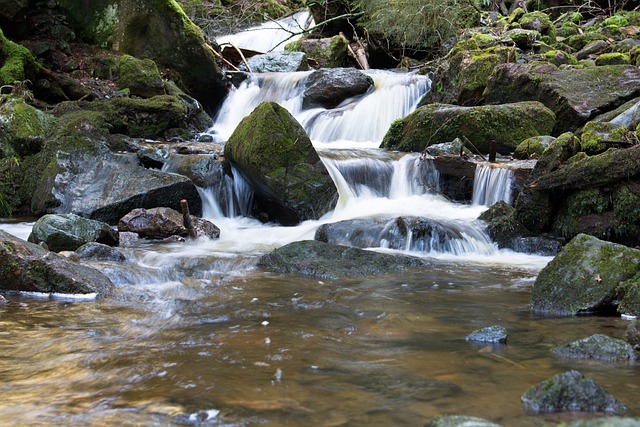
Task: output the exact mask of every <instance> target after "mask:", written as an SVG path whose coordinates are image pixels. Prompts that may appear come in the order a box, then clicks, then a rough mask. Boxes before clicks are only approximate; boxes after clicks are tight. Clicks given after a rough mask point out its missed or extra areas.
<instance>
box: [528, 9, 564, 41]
mask: <svg viewBox="0 0 640 427" xmlns="http://www.w3.org/2000/svg"><path fill="white" fill-rule="evenodd" d="M519 22H520V25H521V26H522V28H526V29H529V30H536V31H539V32H540V33H541V34H542V35H543V36H546V37H548V38H549V42H548V43H549V44H553V43H555V41H556V27H555V25H553V22H551V19H550V18H549V15H547V14H546V13H544V12H530V13H525V14H524V15H522V17H521V18H520V20H519Z"/></svg>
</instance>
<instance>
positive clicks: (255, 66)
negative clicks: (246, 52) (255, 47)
mask: <svg viewBox="0 0 640 427" xmlns="http://www.w3.org/2000/svg"><path fill="white" fill-rule="evenodd" d="M247 64H249V67H250V68H251V71H252V72H254V73H292V72H294V71H307V70H308V69H309V63H308V62H307V55H305V54H304V53H303V52H281V51H275V52H269V53H265V54H264V55H255V56H252V57H251V58H249V59H248V60H247ZM239 68H240V70H241V71H248V70H247V69H246V67H245V65H244V64H241V65H240V67H239Z"/></svg>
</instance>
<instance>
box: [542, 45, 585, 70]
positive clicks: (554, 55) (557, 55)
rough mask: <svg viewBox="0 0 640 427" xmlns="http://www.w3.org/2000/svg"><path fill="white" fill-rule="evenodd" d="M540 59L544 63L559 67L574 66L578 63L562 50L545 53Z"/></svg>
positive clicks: (572, 56)
mask: <svg viewBox="0 0 640 427" xmlns="http://www.w3.org/2000/svg"><path fill="white" fill-rule="evenodd" d="M542 57H543V58H544V59H545V61H547V62H550V63H551V64H553V65H555V66H557V67H559V66H561V65H576V64H577V63H578V59H577V58H576V57H575V56H574V55H572V54H570V53H567V52H565V51H563V50H556V49H553V50H550V51H548V52H545V53H544V54H543V55H542Z"/></svg>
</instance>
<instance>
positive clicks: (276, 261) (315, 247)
mask: <svg viewBox="0 0 640 427" xmlns="http://www.w3.org/2000/svg"><path fill="white" fill-rule="evenodd" d="M424 265H426V263H425V261H423V260H421V259H419V258H414V257H409V256H403V255H389V254H381V253H377V252H371V251H366V250H363V249H358V248H352V247H348V246H341V245H332V244H329V243H323V242H318V241H315V240H304V241H299V242H294V243H290V244H288V245H285V246H282V247H281V248H278V249H276V250H274V251H273V252H271V253H269V254H267V255H264V256H263V257H262V258H260V261H259V262H258V266H259V267H261V268H263V269H265V270H267V271H272V272H275V273H297V274H303V275H306V276H315V277H321V278H327V279H339V278H341V277H347V276H375V275H381V274H386V273H392V272H398V271H405V270H406V269H408V268H411V267H420V266H424Z"/></svg>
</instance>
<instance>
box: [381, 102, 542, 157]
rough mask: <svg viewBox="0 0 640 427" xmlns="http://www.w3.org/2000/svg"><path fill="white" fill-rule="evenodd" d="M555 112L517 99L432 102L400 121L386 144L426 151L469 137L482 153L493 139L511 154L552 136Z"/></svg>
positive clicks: (404, 148)
mask: <svg viewBox="0 0 640 427" xmlns="http://www.w3.org/2000/svg"><path fill="white" fill-rule="evenodd" d="M554 123H555V115H554V114H553V112H551V110H549V109H548V108H546V107H545V106H544V105H542V104H540V103H539V102H517V103H512V104H501V105H484V106H479V107H459V106H455V105H446V104H430V105H426V106H424V107H420V108H418V109H417V110H416V111H414V112H413V113H411V114H410V115H408V116H407V117H405V118H403V119H400V120H396V121H395V122H394V123H393V124H392V125H391V127H390V128H389V131H388V132H387V134H386V135H385V136H384V139H383V141H382V147H384V148H388V149H392V150H400V151H418V152H420V151H423V150H424V149H425V147H427V146H429V145H431V144H438V143H442V142H448V141H452V140H454V139H455V138H462V137H466V138H468V139H469V141H471V142H472V143H473V144H474V145H475V146H476V147H477V148H478V149H479V150H480V151H481V152H483V153H489V152H490V149H491V142H492V141H494V142H495V143H496V148H497V151H498V152H499V153H503V154H508V153H511V152H513V151H514V150H515V148H516V147H517V146H518V145H519V144H520V143H521V142H522V141H524V140H525V139H527V138H530V137H532V136H538V135H549V134H550V132H551V130H552V128H553V126H554Z"/></svg>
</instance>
